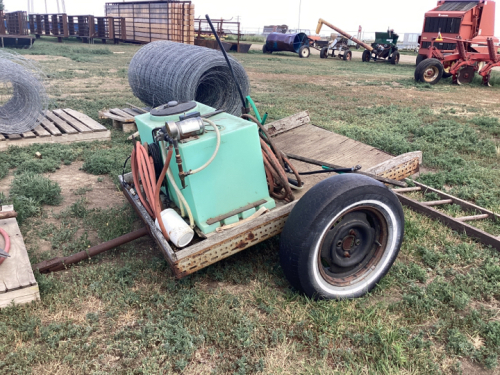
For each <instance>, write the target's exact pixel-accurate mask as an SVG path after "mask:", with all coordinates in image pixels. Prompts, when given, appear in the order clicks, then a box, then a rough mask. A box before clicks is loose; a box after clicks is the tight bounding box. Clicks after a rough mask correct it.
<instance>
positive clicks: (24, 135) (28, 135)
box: [22, 132, 36, 138]
mask: <svg viewBox="0 0 500 375" xmlns="http://www.w3.org/2000/svg"><path fill="white" fill-rule="evenodd" d="M22 136H23V138H36V135H35V133H33V132H26V133H23V134H22Z"/></svg>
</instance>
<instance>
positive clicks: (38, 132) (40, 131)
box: [33, 124, 50, 137]
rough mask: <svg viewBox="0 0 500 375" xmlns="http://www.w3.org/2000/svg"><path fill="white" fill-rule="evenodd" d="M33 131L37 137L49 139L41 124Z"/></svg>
mask: <svg viewBox="0 0 500 375" xmlns="http://www.w3.org/2000/svg"><path fill="white" fill-rule="evenodd" d="M33 131H34V132H35V134H36V135H37V136H39V137H50V133H49V132H48V131H47V130H45V128H44V127H43V126H42V125H41V124H38V126H37V127H36V128H35V129H34V130H33Z"/></svg>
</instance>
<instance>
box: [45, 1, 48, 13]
mask: <svg viewBox="0 0 500 375" xmlns="http://www.w3.org/2000/svg"><path fill="white" fill-rule="evenodd" d="M47 13H49V11H48V10H47V0H45V14H47Z"/></svg>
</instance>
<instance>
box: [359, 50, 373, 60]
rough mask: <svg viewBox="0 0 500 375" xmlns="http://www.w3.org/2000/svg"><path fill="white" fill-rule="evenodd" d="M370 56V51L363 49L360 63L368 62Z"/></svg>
mask: <svg viewBox="0 0 500 375" xmlns="http://www.w3.org/2000/svg"><path fill="white" fill-rule="evenodd" d="M370 56H371V53H370V51H368V50H367V49H365V50H364V51H363V55H362V56H361V61H363V62H370Z"/></svg>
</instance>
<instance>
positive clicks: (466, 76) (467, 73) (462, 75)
mask: <svg viewBox="0 0 500 375" xmlns="http://www.w3.org/2000/svg"><path fill="white" fill-rule="evenodd" d="M475 73H476V71H475V70H474V68H473V67H472V66H466V67H465V68H462V69H460V71H459V72H458V76H457V82H458V84H460V85H461V84H464V83H465V84H468V83H471V82H472V80H473V79H474V74H475Z"/></svg>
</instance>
